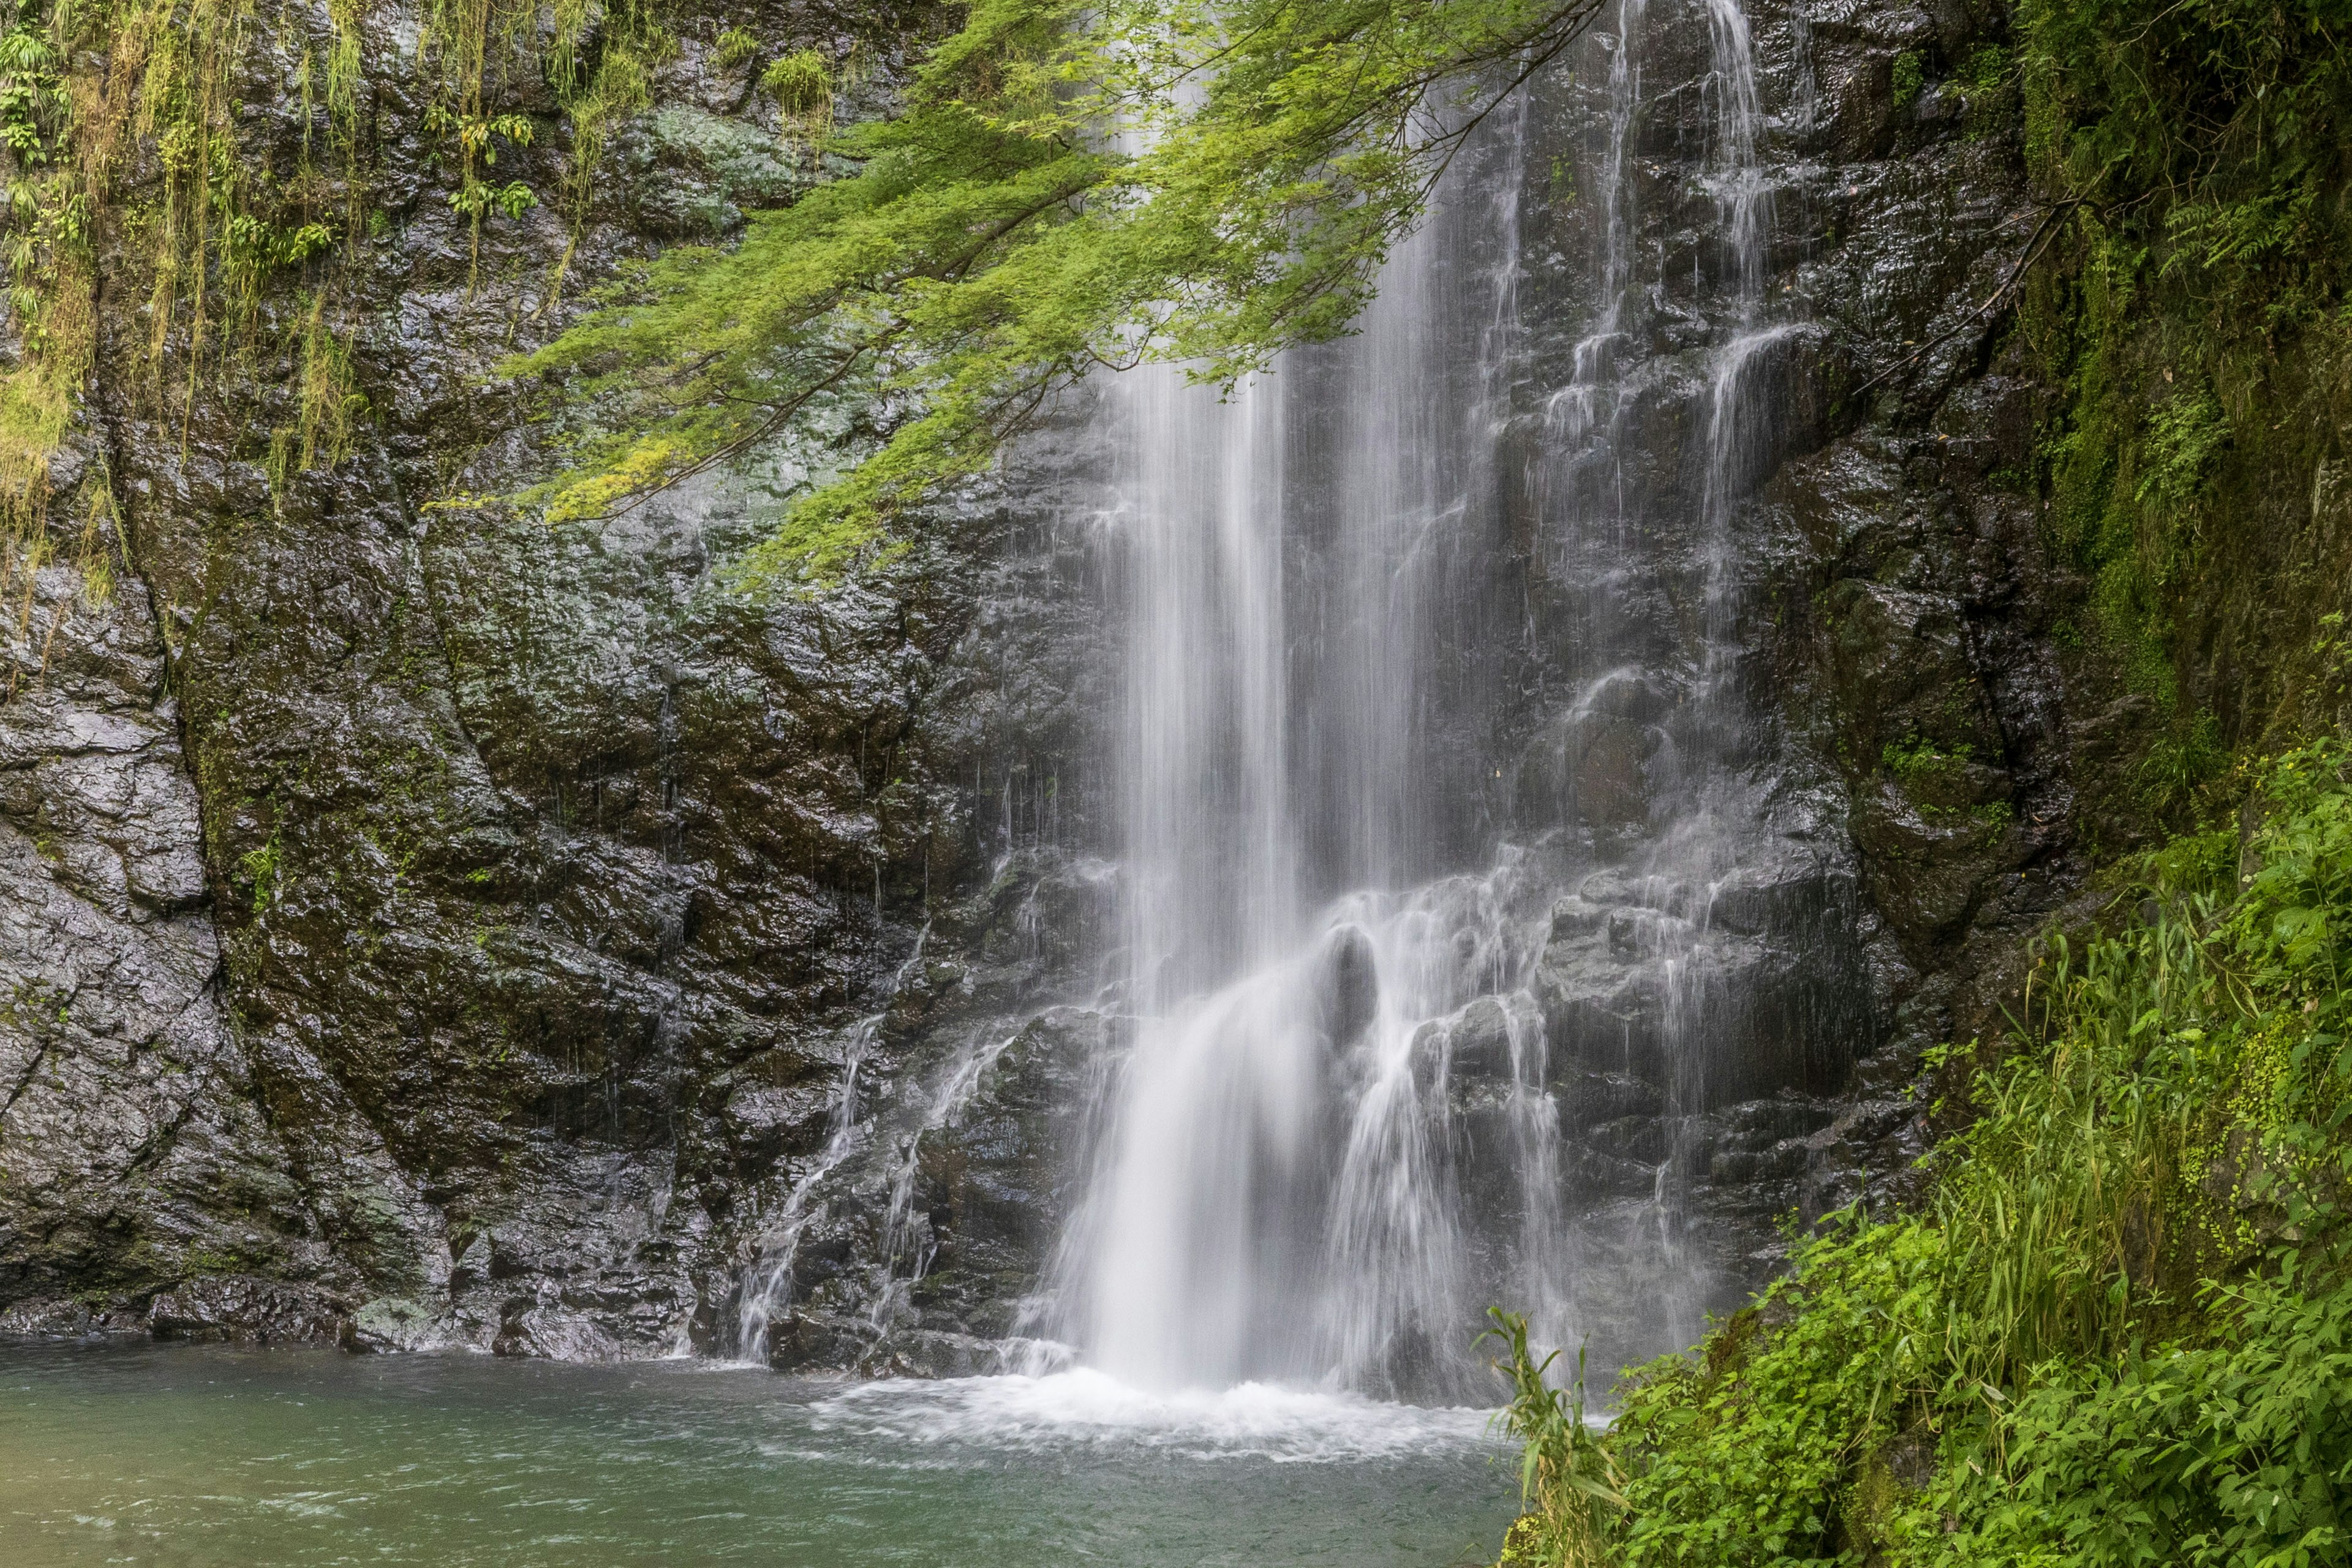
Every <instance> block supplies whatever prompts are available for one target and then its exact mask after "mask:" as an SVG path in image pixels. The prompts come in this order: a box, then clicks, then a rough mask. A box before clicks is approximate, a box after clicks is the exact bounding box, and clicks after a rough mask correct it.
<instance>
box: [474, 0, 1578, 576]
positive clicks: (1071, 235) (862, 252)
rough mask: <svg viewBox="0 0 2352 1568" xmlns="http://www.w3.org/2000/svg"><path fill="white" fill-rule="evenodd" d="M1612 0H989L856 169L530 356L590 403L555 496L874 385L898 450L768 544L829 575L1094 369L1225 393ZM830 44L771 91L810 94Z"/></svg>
mask: <svg viewBox="0 0 2352 1568" xmlns="http://www.w3.org/2000/svg"><path fill="white" fill-rule="evenodd" d="M1598 9H1599V4H1598V0H1454V3H1453V4H1449V5H1443V6H1432V5H1423V4H1420V3H1418V0H1414V3H1408V0H1314V3H1312V4H1299V3H1298V0H1238V3H1230V4H1223V5H1208V4H1206V3H1205V0H1114V3H1112V4H1108V5H1106V4H1099V3H1088V4H1080V3H1078V0H976V3H975V4H974V5H971V7H970V9H969V11H968V13H967V14H966V19H965V24H964V26H963V27H962V29H961V31H959V32H958V33H956V34H955V35H954V36H952V37H949V38H947V39H945V40H944V41H942V42H941V43H940V44H939V45H938V46H937V47H934V48H933V49H932V50H931V51H930V52H929V55H928V57H927V58H924V59H923V61H922V62H921V63H920V65H919V67H918V68H916V69H915V71H914V72H913V74H912V77H911V79H909V80H908V81H907V82H906V83H905V86H904V91H903V94H902V98H901V111H900V112H899V113H898V116H897V117H896V118H894V119H891V120H889V121H885V122H881V123H877V124H868V125H861V126H858V127H856V128H854V129H852V130H850V131H847V132H843V133H841V134H839V135H837V136H835V138H834V140H833V141H832V142H831V143H830V150H831V151H832V152H834V153H837V154H838V155H839V156H840V157H841V158H843V159H845V160H846V161H848V163H850V164H852V165H854V166H855V168H856V171H857V172H856V174H854V175H852V176H851V177H847V178H845V179H842V180H839V181H836V182H835V183H833V184H829V185H826V186H824V187H821V188H820V189H818V190H817V191H815V192H814V193H812V194H811V195H808V196H807V197H805V198H804V199H803V200H802V201H801V202H800V203H799V204H798V205H795V206H793V207H792V208H790V209H788V210H785V211H782V212H777V213H768V214H761V215H758V216H754V217H753V219H752V220H751V226H750V228H749V230H748V231H747V233H746V234H745V236H744V237H743V239H742V242H741V243H740V246H737V247H733V248H731V249H709V250H698V251H684V252H673V253H671V254H669V255H667V256H665V257H663V258H660V259H658V260H656V262H654V263H653V264H652V265H651V266H650V267H649V268H646V270H645V272H644V273H643V275H642V276H641V278H640V279H638V280H637V285H636V288H635V290H634V291H633V292H632V293H630V294H628V295H626V296H624V297H621V298H616V299H615V300H614V301H613V302H612V303H611V305H610V306H609V308H608V309H606V310H604V311H603V312H602V313H601V314H599V315H597V316H596V317H595V318H593V320H591V321H588V322H586V323H584V324H583V325H582V326H581V327H579V328H577V329H576V330H574V331H572V332H570V333H567V334H566V335H565V336H564V337H563V338H562V340H560V341H559V342H556V343H555V344H553V345H552V346H551V347H550V348H548V349H546V350H545V351H542V352H541V353H538V354H536V355H533V356H531V357H530V359H529V360H527V361H525V362H523V363H522V365H521V366H520V368H521V369H523V370H526V371H531V372H539V373H545V374H548V375H549V376H550V378H551V381H555V382H561V383H562V384H563V388H564V395H565V396H567V397H570V398H575V399H577V398H584V399H585V400H586V406H585V407H584V408H583V407H581V406H578V405H574V406H573V407H572V412H571V418H572V424H571V426H570V428H571V431H572V437H573V438H574V439H575V441H576V443H577V444H576V448H575V450H576V452H577V458H578V462H577V466H576V467H575V468H574V469H573V470H572V472H571V473H570V474H568V475H567V476H566V477H565V478H564V479H562V481H560V482H559V483H557V484H555V485H554V486H552V487H551V488H549V489H546V490H544V491H541V492H539V494H538V497H537V499H539V500H543V501H545V502H546V503H547V505H548V510H549V515H550V517H551V519H555V520H562V519H567V518H578V517H586V516H593V515H598V514H600V513H602V512H604V511H606V510H609V509H611V508H612V507H614V506H616V505H621V504H625V503H626V502H627V501H629V500H633V499H635V498H636V497H639V496H642V495H643V494H645V493H646V491H647V490H648V489H652V488H654V487H656V486H659V485H662V484H665V483H670V482H675V481H676V480H677V479H679V478H681V477H683V476H684V475H686V474H688V473H691V472H694V471H697V470H698V469H699V468H702V467H704V466H706V465H708V464H710V463H712V462H715V461H719V460H722V459H724V458H727V457H729V456H730V455H732V454H735V453H738V452H740V451H743V450H745V449H747V448H749V447H751V446H753V445H754V444H756V443H758V442H760V441H762V440H764V439H767V438H768V437H772V436H773V435H775V434H777V433H778V432H781V431H784V430H788V429H795V428H807V427H809V426H812V425H814V424H818V423H821V422H822V420H823V419H824V418H826V417H830V416H831V411H832V410H834V409H835V407H836V406H838V405H840V404H841V403H843V402H844V401H852V400H854V402H855V403H856V405H858V406H860V407H865V408H881V409H883V410H886V411H887V412H886V416H885V422H884V429H883V430H882V431H881V432H880V433H879V445H878V447H877V448H875V449H872V450H871V451H870V453H866V454H864V455H860V454H855V453H853V454H849V455H848V456H847V465H846V468H845V471H844V472H843V473H842V475H841V477H840V478H838V479H835V481H834V482H832V483H829V484H826V485H824V486H822V487H821V488H819V489H816V490H815V491H814V492H813V493H810V494H807V495H805V496H803V498H802V499H801V500H799V502H798V503H797V505H796V506H795V508H794V509H793V511H792V513H791V515H790V517H789V519H788V521H787V522H786V524H785V526H784V528H783V530H782V532H781V534H780V535H779V536H778V537H777V538H776V539H775V540H774V541H773V542H772V544H771V545H770V546H769V547H768V548H767V549H766V550H765V551H763V552H761V553H760V554H759V556H758V557H757V558H755V560H754V561H753V563H752V567H753V569H754V570H755V571H758V570H763V569H764V570H774V569H794V570H798V569H802V568H804V567H809V566H814V568H816V569H819V570H824V569H828V568H833V567H837V566H838V565H839V564H841V563H844V562H845V561H846V560H848V559H849V558H850V557H852V556H853V555H855V554H856V553H857V552H859V551H861V550H864V549H866V547H868V546H869V545H871V544H872V543H874V542H875V541H876V539H877V531H878V530H879V529H880V528H881V527H882V526H883V525H884V524H885V523H886V522H887V520H888V519H889V518H890V517H892V516H893V515H894V514H896V513H897V512H898V510H901V509H902V508H904V507H905V506H907V505H908V503H910V502H912V501H915V500H919V498H921V497H923V496H924V495H926V494H928V493H929V492H931V491H932V490H934V489H936V488H937V487H939V486H940V485H941V484H943V483H946V482H949V481H952V480H954V479H958V478H960V477H963V476H967V475H971V474H973V473H976V472H978V471H980V470H982V468H985V467H986V466H987V465H988V464H990V463H991V462H992V460H993V458H994V456H995V454H996V452H997V451H998V449H999V447H1001V445H1002V443H1003V441H1004V440H1005V439H1006V438H1007V437H1010V436H1011V435H1013V433H1015V432H1017V431H1018V430H1020V429H1022V428H1024V427H1025V426H1026V425H1027V424H1028V422H1029V421H1030V420H1032V419H1033V418H1034V416H1036V415H1037V414H1038V412H1039V411H1040V410H1041V409H1043V408H1044V407H1045V406H1046V405H1047V404H1048V403H1049V402H1050V401H1051V400H1052V398H1053V396H1054V395H1055V393H1056V392H1057V391H1058V390H1059V389H1061V388H1063V387H1066V386H1067V385H1069V384H1071V383H1072V382H1074V381H1075V380H1076V378H1077V377H1079V376H1080V375H1082V374H1086V373H1087V371H1088V370H1089V369H1091V368H1094V367H1096V366H1099V365H1117V364H1131V363H1136V362H1138V361H1139V360H1145V359H1158V360H1163V361H1169V362H1173V363H1184V364H1186V365H1187V366H1188V367H1189V368H1190V370H1191V371H1192V374H1195V375H1197V376H1198V377H1199V378H1200V379H1202V380H1204V381H1207V382H1211V383H1216V384H1227V383H1231V382H1232V381H1234V379H1236V378H1238V377H1240V376H1243V375H1245V374H1249V373H1250V372H1252V371H1254V370H1255V369H1257V368H1259V367H1261V366H1263V365H1264V364H1265V363H1267V362H1268V360H1270V359H1271V358H1272V356H1273V355H1274V354H1276V353H1278V352H1279V351H1280V350H1281V349H1282V348H1284V347H1285V346H1286V345H1288V344H1291V343H1296V342H1314V341H1318V340H1322V339H1328V338H1329V337H1332V336H1334V335H1336V334H1338V333H1340V332H1343V331H1346V330H1348V327H1349V322H1350V321H1352V320H1353V319H1354V317H1355V315H1356V314H1357V312H1358V311H1359V310H1360V309H1361V307H1362V305H1363V304H1364V302H1365V300H1367V298H1369V296H1370V290H1371V288H1372V281H1373V277H1374V275H1375V273H1376V271H1377V269H1378V267H1379V265H1380V262H1381V259H1382V258H1383V257H1384V256H1385V255H1386V253H1387V250H1388V248H1389V247H1390V246H1391V245H1392V244H1393V243H1394V242H1395V241H1396V239H1397V238H1398V237H1400V236H1401V235H1402V234H1403V233H1404V232H1405V231H1406V230H1407V229H1409V228H1410V227H1411V226H1412V224H1413V223H1414V222H1415V221H1416V220H1417V219H1418V218H1419V217H1420V216H1421V214H1422V212H1423V206H1424V204H1425V202H1426V199H1427V195H1428V192H1429V188H1430V185H1431V182H1432V181H1433V179H1434V178H1435V176H1436V174H1437V172H1438V171H1439V170H1440V169H1441V168H1442V166H1443V165H1444V161H1445V160H1446V159H1447V157H1449V156H1450V155H1451V153H1453V151H1454V149H1455V148H1456V147H1458V146H1459V145H1460V142H1461V138H1462V136H1464V135H1465V134H1466V133H1467V131H1468V129H1469V127H1470V126H1471V125H1473V124H1474V123H1475V121H1476V120H1477V118H1478V117H1479V116H1480V115H1481V114H1482V113H1483V112H1484V111H1486V110H1489V109H1491V108H1492V107H1493V105H1494V104H1495V103H1496V101H1498V100H1499V99H1500V98H1501V96H1502V95H1503V94H1504V93H1505V92H1507V90H1509V89H1510V88H1511V87H1512V86H1513V85H1515V83H1516V82H1517V80H1519V79H1524V77H1525V75H1526V74H1528V72H1530V71H1532V70H1533V69H1535V68H1538V66H1539V65H1540V64H1541V63H1542V62H1543V61H1545V60H1548V59H1549V58H1551V57H1552V56H1554V55H1555V54H1557V52H1558V51H1559V49H1560V48H1562V47H1566V45H1567V43H1568V42H1569V41H1570V38H1572V37H1574V36H1575V35H1576V33H1577V32H1578V31H1579V30H1580V28H1581V27H1582V26H1584V24H1585V23H1586V22H1587V21H1588V20H1589V19H1590V18H1591V16H1593V15H1594V14H1595V13H1596V12H1597V11H1598ZM794 60H800V61H801V63H800V64H797V65H795V64H793V61H794ZM821 64H822V61H821V60H820V61H816V62H809V61H806V60H804V59H803V58H802V57H793V58H791V59H788V60H786V61H782V62H779V63H778V65H777V67H775V68H772V70H771V72H770V73H769V74H770V76H771V77H772V78H775V79H776V84H777V85H776V86H775V87H772V90H778V91H780V94H781V90H782V89H784V88H786V87H790V89H791V90H792V91H793V93H794V94H795V97H794V99H793V102H794V103H798V104H801V105H803V107H804V108H805V109H806V110H808V111H809V112H811V113H814V102H815V101H816V96H815V95H816V84H815V80H814V78H815V75H816V70H815V67H816V66H818V65H821ZM779 72H783V73H785V74H784V75H782V76H779V75H778V73H779ZM828 80H829V79H828ZM794 83H798V84H799V85H797V86H794V85H793V84H794ZM830 90H831V89H830V87H829V86H828V88H827V89H826V91H827V93H828V94H829V93H830ZM829 113H830V110H829V100H828V109H827V114H828V117H829Z"/></svg>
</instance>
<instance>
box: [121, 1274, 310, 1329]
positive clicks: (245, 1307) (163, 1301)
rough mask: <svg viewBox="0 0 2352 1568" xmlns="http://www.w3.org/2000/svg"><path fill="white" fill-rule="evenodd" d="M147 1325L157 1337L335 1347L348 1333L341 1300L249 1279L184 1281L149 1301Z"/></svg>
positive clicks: (224, 1277)
mask: <svg viewBox="0 0 2352 1568" xmlns="http://www.w3.org/2000/svg"><path fill="white" fill-rule="evenodd" d="M147 1321H148V1326H149V1327H150V1329H151V1330H152V1331H153V1333H154V1335H155V1337H156V1338H158V1339H178V1340H214V1341H228V1342H236V1343H242V1344H337V1343H341V1342H343V1341H344V1340H345V1339H346V1338H347V1337H349V1335H350V1332H351V1315H350V1310H349V1308H348V1306H347V1305H346V1304H345V1303H344V1302H342V1301H341V1300H336V1299H334V1298H332V1297H329V1296H326V1295H323V1294H321V1293H320V1292H319V1291H317V1290H312V1289H302V1288H300V1287H298V1286H290V1285H286V1284H283V1283H280V1282H278V1281H277V1280H271V1279H254V1278H252V1277H251V1276H249V1275H212V1276H206V1277H204V1278H200V1279H190V1280H187V1281H185V1282H184V1283H183V1284H181V1285H179V1286H176V1287H174V1288H173V1289H170V1290H166V1291H164V1292H163V1294H161V1295H159V1296H157V1297H156V1298H155V1299H154V1300H153V1301H152V1302H150V1303H149V1305H148V1308H147Z"/></svg>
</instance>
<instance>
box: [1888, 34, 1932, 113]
mask: <svg viewBox="0 0 2352 1568" xmlns="http://www.w3.org/2000/svg"><path fill="white" fill-rule="evenodd" d="M1926 85H1927V58H1926V57H1925V56H1923V55H1921V54H1920V53H1919V51H1918V50H1916V49H1906V50H1904V51H1903V52H1902V53H1901V54H1899V55H1897V56H1895V74H1894V87H1895V108H1897V109H1908V108H1910V107H1911V105H1912V104H1913V103H1914V102H1916V100H1918V97H1919V90H1920V89H1921V88H1923V87H1925V86H1926Z"/></svg>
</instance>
